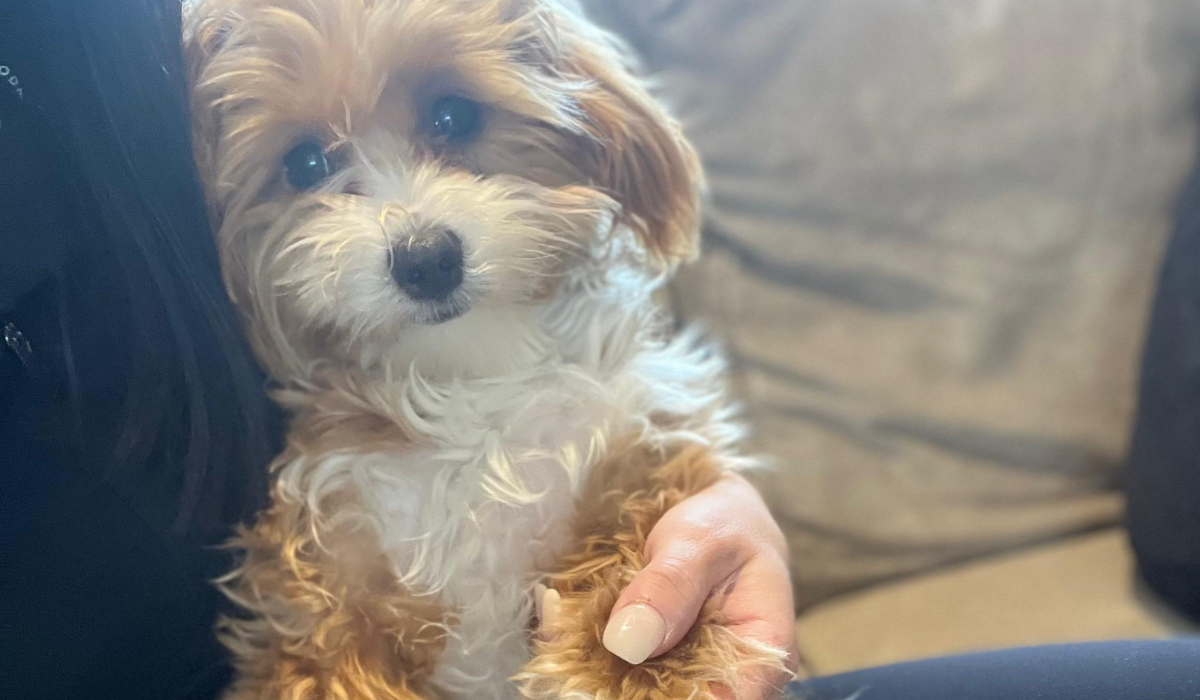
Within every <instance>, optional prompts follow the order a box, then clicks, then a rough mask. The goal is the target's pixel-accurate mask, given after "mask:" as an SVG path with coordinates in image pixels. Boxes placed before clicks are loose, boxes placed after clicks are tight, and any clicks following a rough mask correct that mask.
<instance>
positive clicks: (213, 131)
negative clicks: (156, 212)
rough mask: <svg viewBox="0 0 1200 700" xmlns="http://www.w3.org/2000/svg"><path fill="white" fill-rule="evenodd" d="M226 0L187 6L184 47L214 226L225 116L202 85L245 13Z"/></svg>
mask: <svg viewBox="0 0 1200 700" xmlns="http://www.w3.org/2000/svg"><path fill="white" fill-rule="evenodd" d="M229 4H231V3H229V2H226V1H223V0H196V1H195V2H185V3H184V6H183V12H184V24H183V27H184V29H183V51H184V60H185V61H186V62H187V66H188V83H189V86H190V93H191V94H190V102H191V108H192V151H193V154H194V156H195V159H196V166H197V168H198V169H199V172H200V177H201V179H202V180H203V181H204V183H205V185H206V187H205V193H206V195H207V197H208V200H209V201H208V205H209V216H210V217H211V218H212V223H213V225H214V226H216V225H217V224H218V220H219V218H220V212H219V210H218V208H217V205H216V199H215V195H216V193H215V191H214V190H215V187H214V185H215V183H214V177H215V176H214V168H215V164H216V154H217V140H218V138H219V134H220V130H221V118H220V115H219V113H218V110H217V109H216V107H215V105H214V104H212V102H213V96H212V95H208V94H205V91H204V90H201V89H200V84H201V81H202V80H203V75H204V71H205V69H206V68H207V67H208V65H209V63H210V62H211V61H212V59H213V57H214V56H216V55H217V54H218V53H219V52H220V51H221V49H222V47H223V46H224V45H225V40H226V38H227V37H228V36H229V34H230V32H231V31H233V28H234V27H235V26H237V23H238V22H240V21H241V17H240V16H239V15H238V14H237V13H236V12H235V11H233V10H232V9H230V8H229V7H227V5H229Z"/></svg>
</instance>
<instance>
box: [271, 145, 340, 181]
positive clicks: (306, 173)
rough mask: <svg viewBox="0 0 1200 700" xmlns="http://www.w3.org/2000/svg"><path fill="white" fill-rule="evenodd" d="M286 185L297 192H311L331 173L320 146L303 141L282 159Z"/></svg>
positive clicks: (327, 159) (331, 170) (327, 160)
mask: <svg viewBox="0 0 1200 700" xmlns="http://www.w3.org/2000/svg"><path fill="white" fill-rule="evenodd" d="M283 167H284V171H285V173H286V175H287V181H288V184H289V185H291V186H292V187H295V188H296V189H298V190H302V191H303V190H311V189H313V188H314V187H316V186H317V185H320V184H321V183H322V182H325V180H326V178H328V177H329V175H330V174H331V173H332V172H333V169H332V168H331V167H330V165H329V158H328V157H327V156H326V155H325V149H323V148H321V144H319V143H315V142H312V141H305V142H304V143H302V144H300V145H299V146H296V147H295V148H293V149H292V150H290V151H288V154H287V155H286V156H284V157H283Z"/></svg>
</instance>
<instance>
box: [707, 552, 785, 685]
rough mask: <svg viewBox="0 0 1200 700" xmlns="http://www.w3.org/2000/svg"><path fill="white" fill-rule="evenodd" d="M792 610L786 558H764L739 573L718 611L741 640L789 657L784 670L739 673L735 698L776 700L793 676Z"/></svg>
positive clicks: (763, 668) (767, 668) (760, 668)
mask: <svg viewBox="0 0 1200 700" xmlns="http://www.w3.org/2000/svg"><path fill="white" fill-rule="evenodd" d="M793 610H794V608H793V603H792V589H791V584H790V581H789V579H788V576H787V562H786V560H784V559H783V558H781V557H774V556H770V555H769V554H763V555H761V556H758V557H755V558H754V559H753V560H752V561H751V562H749V563H748V564H747V565H746V566H745V567H744V568H743V569H742V571H741V572H740V574H739V575H738V578H737V581H736V582H735V583H734V585H733V588H732V589H731V590H730V591H729V594H728V595H727V596H726V598H725V604H724V606H723V607H722V612H723V613H724V614H725V615H726V616H727V618H728V620H729V629H730V631H732V632H733V633H734V634H736V635H738V636H739V637H741V638H742V639H745V640H753V641H756V642H761V643H764V644H768V645H770V646H772V647H775V648H776V649H782V650H784V651H786V652H787V658H786V659H785V661H784V664H785V666H786V669H780V668H777V667H771V666H752V667H748V668H746V669H744V670H743V671H742V672H741V673H739V674H738V681H737V684H736V692H737V695H736V697H737V698H738V700H772V699H774V698H778V697H779V695H780V690H781V689H782V688H783V686H784V685H785V684H787V683H788V682H789V681H791V680H793V679H794V678H795V671H796V670H797V668H798V667H799V663H800V655H799V651H798V648H797V645H796V629H795V616H794V614H793ZM729 697H730V698H732V697H733V695H732V694H730V695H729Z"/></svg>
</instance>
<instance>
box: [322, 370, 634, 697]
mask: <svg viewBox="0 0 1200 700" xmlns="http://www.w3.org/2000/svg"><path fill="white" fill-rule="evenodd" d="M410 386H411V388H410V389H409V391H408V392H407V394H408V396H407V402H408V405H410V406H411V407H412V411H411V412H412V413H413V414H414V415H418V416H423V417H425V419H426V422H425V424H423V425H419V426H418V427H419V428H420V429H421V430H422V431H425V432H427V434H428V435H429V438H430V442H431V443H432V444H430V445H428V446H426V447H424V448H421V449H415V450H414V449H410V450H407V451H405V452H403V453H400V454H372V455H365V456H362V455H360V456H358V457H357V458H347V459H346V460H345V461H343V462H342V464H341V465H340V467H339V469H345V470H350V472H351V473H350V474H348V475H347V476H348V477H349V478H352V479H353V481H354V483H355V490H356V491H357V495H358V499H359V503H360V504H361V507H362V509H363V511H364V512H362V513H360V515H361V516H363V517H365V519H367V520H368V521H369V522H371V523H372V524H373V527H374V529H375V531H376V533H377V536H378V538H379V541H380V543H381V546H382V548H383V550H384V552H385V553H386V554H387V556H388V557H389V559H390V560H391V562H392V564H393V566H394V567H395V571H396V575H397V576H398V577H399V578H400V579H401V580H402V581H403V582H404V583H405V584H406V586H407V587H409V588H410V589H411V590H413V591H415V592H429V593H432V594H435V595H436V596H437V597H438V599H439V601H440V602H441V604H442V605H443V606H444V607H445V608H446V609H448V610H451V611H453V612H454V613H455V618H456V622H455V624H453V625H452V626H451V628H450V629H448V630H447V632H448V638H447V644H446V648H445V651H444V652H443V654H442V657H441V660H440V662H439V664H438V670H437V672H436V674H435V676H434V683H435V685H436V686H437V687H438V688H439V689H440V690H441V691H442V692H443V693H444V694H445V695H446V696H448V697H453V698H464V699H465V698H471V699H472V700H482V699H486V698H498V699H499V698H507V697H511V696H512V694H513V689H512V687H511V684H510V683H509V682H508V679H509V678H510V677H511V676H512V675H513V674H514V673H516V672H517V671H518V670H520V668H521V666H522V665H523V663H524V662H525V661H526V660H527V659H528V656H529V647H528V643H529V639H528V638H529V634H528V629H529V622H530V618H531V612H532V605H533V601H532V597H531V592H532V589H533V586H534V585H535V584H536V583H537V582H538V581H539V580H540V579H541V578H542V576H543V574H544V573H545V572H546V571H548V570H549V568H550V567H551V566H553V565H554V563H555V561H556V559H557V558H558V556H559V555H560V554H561V553H562V550H563V547H564V546H565V545H566V544H567V541H568V537H569V536H570V529H571V516H572V513H573V510H574V503H575V497H576V496H577V495H578V491H579V488H580V487H581V485H582V484H583V482H584V480H585V479H586V477H587V473H588V470H589V467H590V466H591V465H592V464H593V463H594V462H595V461H596V459H597V458H598V456H599V455H600V454H601V453H602V451H603V448H604V445H605V444H607V443H608V442H609V440H610V438H611V437H612V436H613V435H615V434H619V433H622V432H626V431H628V430H629V429H630V428H631V427H632V426H633V425H635V424H636V422H637V421H638V417H639V416H644V415H646V411H645V407H644V399H645V392H644V388H645V385H644V384H643V383H642V382H641V381H639V380H638V379H637V377H636V376H635V374H633V373H629V372H626V373H621V375H620V376H617V377H609V378H608V380H607V381H602V380H601V379H600V378H599V377H597V376H594V375H591V374H590V373H584V372H583V371H581V370H580V369H579V368H578V367H555V368H553V369H548V370H547V369H543V370H541V371H540V372H539V373H537V374H529V375H526V376H524V377H522V378H520V379H519V380H512V381H505V382H472V383H465V384H457V385H452V386H451V387H449V388H447V387H439V388H437V389H434V388H433V387H430V386H428V385H425V384H422V383H420V382H415V383H411V385H410ZM339 517H345V514H342V513H340V514H339Z"/></svg>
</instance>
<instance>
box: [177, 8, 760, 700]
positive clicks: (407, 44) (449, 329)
mask: <svg viewBox="0 0 1200 700" xmlns="http://www.w3.org/2000/svg"><path fill="white" fill-rule="evenodd" d="M185 12H186V13H187V14H188V21H187V31H186V37H185V41H186V44H187V49H188V51H189V54H190V57H191V61H192V71H193V75H192V84H193V86H194V87H193V95H192V100H193V108H194V113H195V144H196V155H197V161H198V163H199V165H200V169H201V172H202V176H203V179H204V182H205V185H206V189H207V192H208V195H209V200H210V205H211V214H212V218H213V221H214V226H215V228H216V230H217V232H218V243H219V249H220V254H221V258H222V265H223V269H224V274H225V276H226V281H227V285H228V288H229V291H230V293H231V295H232V297H233V299H234V301H235V303H236V304H237V305H238V306H239V308H240V309H241V311H242V312H243V314H244V316H245V319H246V324H247V332H248V335H249V337H250V340H251V342H252V344H253V346H254V349H255V351H256V352H257V354H258V357H259V358H260V360H261V362H262V364H263V366H264V367H265V368H266V369H267V371H268V372H269V374H270V375H271V377H272V378H273V380H274V382H275V384H276V386H277V392H276V395H277V398H278V400H279V402H280V403H281V404H282V406H283V407H284V408H285V409H286V410H287V411H288V412H289V415H290V420H291V425H290V431H289V436H288V445H287V449H286V451H285V453H284V454H282V455H281V456H280V457H279V458H278V460H277V461H276V463H275V464H274V466H273V468H272V473H273V477H274V481H273V490H272V502H271V505H270V507H269V508H268V509H267V510H266V511H264V512H262V513H261V514H260V515H259V517H258V519H257V521H256V522H255V524H254V525H253V527H249V528H246V529H244V530H243V531H241V533H240V534H239V536H238V537H237V538H236V539H235V540H234V541H233V542H232V546H233V547H234V548H236V549H237V550H238V551H239V553H240V555H241V559H240V561H241V564H240V566H239V568H238V569H237V570H236V571H234V572H232V573H231V574H229V576H228V577H226V578H225V579H223V580H222V581H221V585H222V587H223V588H224V590H225V591H226V592H227V594H228V595H229V596H230V597H231V598H232V599H233V600H234V601H236V602H237V603H238V604H239V605H240V606H241V607H242V608H244V610H245V614H244V615H243V616H239V617H236V618H232V619H227V620H224V621H223V623H222V624H221V630H220V633H221V636H222V639H223V641H224V643H225V644H226V645H227V646H228V648H229V649H230V650H231V651H232V653H233V655H234V659H235V663H236V667H237V678H236V680H235V682H234V684H233V686H232V688H231V689H230V691H229V694H228V697H229V698H233V699H236V700H243V699H245V700H250V699H252V698H253V699H255V700H263V699H266V698H271V699H275V698H280V699H286V700H304V699H314V700H315V699H318V698H320V699H326V698H328V699H331V700H332V699H338V700H350V699H361V700H383V699H385V698H386V699H392V700H415V699H416V698H429V699H433V698H454V699H463V700H467V699H470V700H485V699H487V698H497V699H500V698H513V697H518V696H521V695H523V696H524V697H527V698H532V699H545V700H550V699H557V698H577V699H579V700H585V699H587V700H590V699H593V698H594V699H595V700H642V699H646V700H684V699H685V698H686V699H696V700H704V699H706V698H712V697H714V695H715V694H717V693H724V694H726V695H727V694H728V692H729V688H728V686H729V685H730V684H732V682H733V681H732V679H733V678H734V677H735V675H736V673H737V672H738V671H739V670H741V669H744V668H745V667H747V666H752V665H764V666H771V667H782V663H783V658H784V653H783V651H782V650H780V649H775V648H770V647H767V646H764V645H761V644H757V643H754V642H751V641H748V640H744V639H739V638H737V637H736V636H735V635H733V634H732V633H731V632H730V631H729V630H728V629H727V628H726V627H725V626H724V625H723V621H722V620H721V619H720V617H719V614H718V613H717V609H718V608H717V605H716V604H715V603H710V604H709V607H708V608H707V609H706V610H705V611H704V612H703V614H702V616H701V619H700V620H699V622H698V623H697V624H696V625H695V627H694V628H693V629H692V630H691V631H690V632H689V634H688V635H687V637H686V638H685V639H684V640H683V642H681V643H680V644H679V645H678V646H677V647H676V648H675V649H673V650H672V651H670V652H668V653H667V654H665V655H663V656H661V657H658V658H655V659H652V660H649V661H646V662H645V663H643V664H640V665H637V666H633V665H630V664H628V663H626V662H625V661H622V660H621V659H619V658H617V657H616V656H614V655H612V654H610V653H609V652H608V651H607V650H606V649H605V648H604V647H603V645H602V643H601V635H602V631H603V629H604V627H605V623H606V620H607V618H608V615H609V612H610V611H611V609H612V606H613V605H614V603H615V601H616V598H617V595H618V594H619V592H620V591H621V590H622V589H623V587H624V586H625V585H627V584H628V583H629V581H630V580H631V579H632V577H633V575H634V574H635V573H636V572H637V571H638V570H639V569H640V568H641V567H642V566H643V565H644V559H643V556H644V555H643V549H644V544H645V540H646V536H647V535H648V533H649V531H650V529H651V528H652V527H653V525H654V524H655V522H656V521H657V520H658V519H659V517H660V516H661V515H662V514H663V513H664V512H665V511H666V510H667V509H669V508H671V507H672V506H673V505H675V504H676V503H678V502H680V501H681V500H683V499H685V498H687V497H688V496H690V495H692V494H694V493H696V492H697V491H699V490H701V489H704V488H705V487H707V486H709V485H710V484H712V483H713V482H714V481H715V480H717V479H718V478H720V477H721V475H722V473H723V472H725V471H726V470H731V469H737V468H741V467H743V466H746V465H747V464H748V463H747V461H746V460H745V459H743V458H741V457H739V456H738V454H737V452H736V446H737V443H738V441H739V439H740V438H741V432H740V431H739V429H738V428H737V427H736V426H735V425H733V424H732V423H731V422H730V412H729V410H728V409H727V407H726V404H725V403H724V401H723V398H722V390H721V374H722V365H721V362H720V359H719V358H718V357H717V356H716V355H715V354H714V353H713V352H712V351H711V350H709V349H708V348H705V347H703V346H702V345H701V344H699V343H698V342H697V341H696V338H695V336H694V335H691V334H674V333H672V332H670V328H669V327H668V325H667V324H666V323H664V321H663V319H662V317H661V315H660V312H659V311H658V310H657V309H656V306H655V304H654V295H655V291H656V289H657V288H658V287H659V286H660V284H661V282H662V281H663V280H664V279H665V278H666V276H667V275H668V273H669V272H670V271H671V270H672V269H673V268H674V267H675V266H676V265H677V264H678V263H680V262H682V261H686V260H688V259H689V258H691V257H693V256H694V255H695V253H696V248H697V238H698V233H697V229H698V211H697V210H698V200H699V191H700V188H701V184H702V177H701V172H700V167H699V164H698V161H697V158H696V155H695V153H694V152H693V151H692V149H691V148H690V147H689V145H688V144H687V143H686V141H685V140H684V138H683V136H682V135H681V133H680V130H679V127H678V126H677V125H676V124H675V123H674V122H673V121H672V120H671V119H670V118H669V117H668V116H667V115H666V114H665V113H664V112H663V110H662V109H661V108H660V107H659V106H658V105H657V104H656V103H655V102H654V101H653V99H652V98H651V96H650V95H649V94H648V92H647V91H646V89H645V88H644V87H643V86H642V85H641V84H640V83H639V82H638V81H637V80H636V79H635V78H634V77H633V74H632V73H631V69H630V66H629V64H628V61H627V59H626V57H627V55H628V52H627V51H626V50H625V49H624V48H623V47H622V46H621V45H620V44H619V43H618V42H617V41H616V40H614V38H613V37H611V36H609V35H608V34H606V33H605V32H603V31H601V30H599V29H597V28H596V27H594V26H592V25H590V24H588V23H587V22H586V20H585V19H584V18H583V16H582V14H581V12H580V11H579V9H578V8H576V7H574V6H571V5H569V4H568V3H566V2H560V1H556V0H201V1H200V2H198V3H193V4H190V5H188V6H187V7H186V9H185ZM539 583H546V584H547V585H549V586H550V587H551V588H553V589H554V590H556V591H557V592H558V593H559V594H560V595H561V607H560V611H561V612H560V614H559V615H557V616H556V619H555V620H553V621H550V624H549V625H548V626H547V628H546V629H543V633H542V634H540V635H536V634H534V633H533V624H534V623H533V610H534V603H533V600H532V596H533V590H534V588H535V586H537V585H538V584H539ZM734 690H736V689H734Z"/></svg>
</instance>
